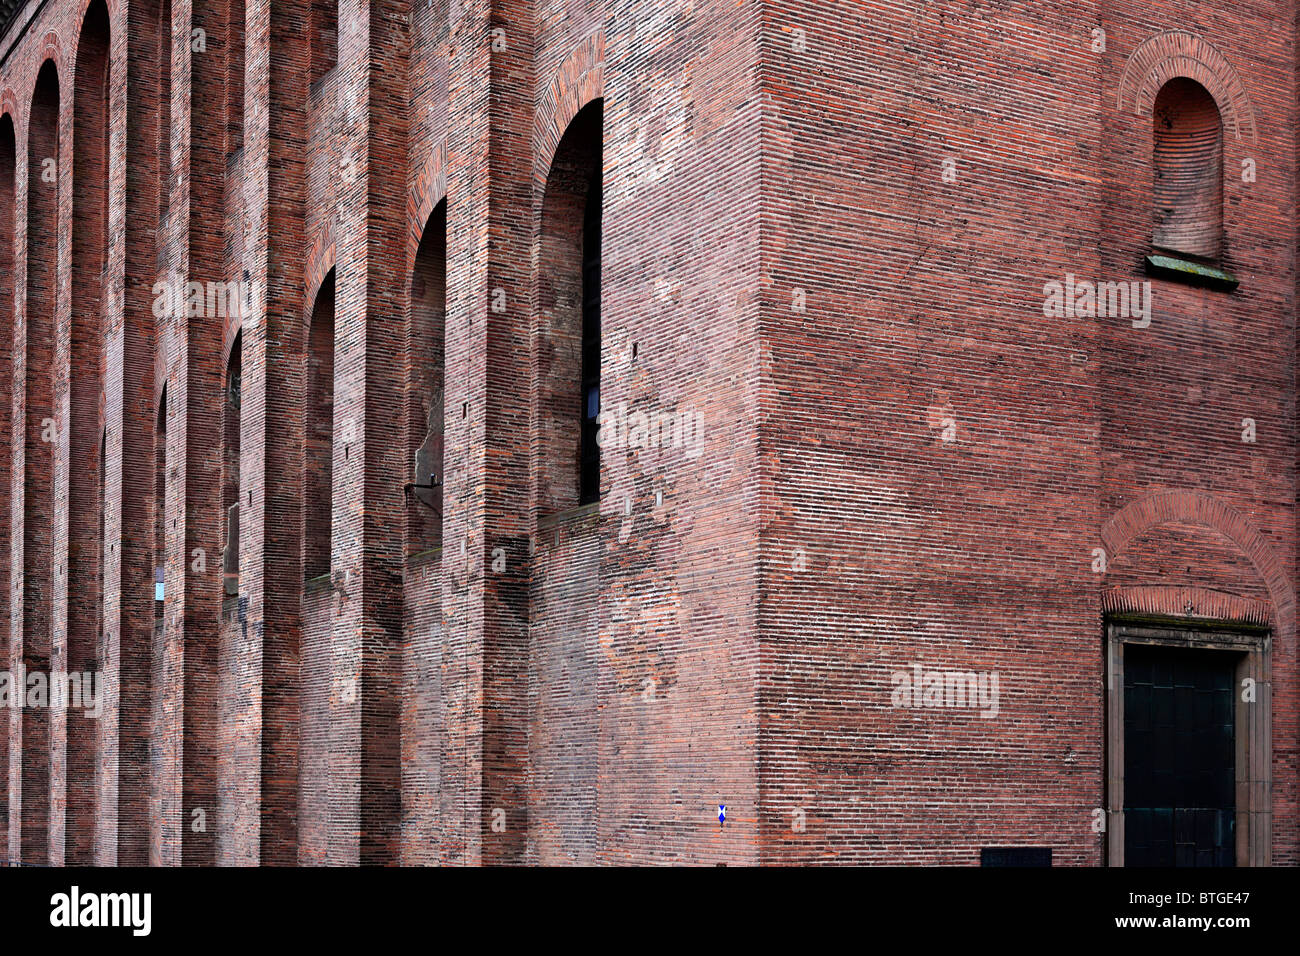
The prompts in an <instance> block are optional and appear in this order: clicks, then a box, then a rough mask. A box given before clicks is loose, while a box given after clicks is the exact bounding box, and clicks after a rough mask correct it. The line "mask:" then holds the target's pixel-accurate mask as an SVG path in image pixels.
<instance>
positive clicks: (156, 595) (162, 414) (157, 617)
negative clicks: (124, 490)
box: [153, 385, 167, 629]
mask: <svg viewBox="0 0 1300 956" xmlns="http://www.w3.org/2000/svg"><path fill="white" fill-rule="evenodd" d="M153 463H154V464H153V554H154V558H153V565H154V571H153V582H154V583H153V620H154V628H155V629H161V628H162V625H163V609H164V608H165V604H164V599H165V597H166V594H165V592H164V584H165V583H166V571H167V386H166V385H163V390H162V398H161V400H160V401H159V402H158V421H157V427H156V428H155V429H154V439H153Z"/></svg>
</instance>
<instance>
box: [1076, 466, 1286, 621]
mask: <svg viewBox="0 0 1300 956" xmlns="http://www.w3.org/2000/svg"><path fill="white" fill-rule="evenodd" d="M1175 521H1178V522H1183V523H1185V524H1193V525H1199V526H1201V527H1203V528H1209V529H1211V530H1212V531H1217V532H1218V533H1219V534H1221V535H1223V536H1224V537H1225V538H1227V539H1228V540H1229V541H1231V542H1232V543H1233V544H1235V545H1236V546H1237V548H1238V549H1240V551H1241V553H1242V554H1244V555H1245V556H1246V558H1247V559H1248V560H1249V561H1250V563H1251V565H1253V566H1254V568H1255V571H1256V572H1257V573H1258V574H1259V576H1260V578H1261V579H1262V580H1263V581H1264V584H1265V586H1266V587H1267V588H1268V593H1269V596H1270V598H1271V599H1272V603H1273V610H1274V613H1275V615H1276V618H1277V625H1278V630H1279V632H1280V636H1283V637H1285V638H1286V639H1287V640H1288V641H1290V640H1291V634H1292V631H1293V629H1294V626H1295V589H1294V587H1293V586H1292V583H1291V579H1290V577H1289V576H1288V574H1287V569H1286V565H1285V563H1284V562H1283V560H1282V557H1281V556H1280V555H1279V554H1278V553H1277V552H1276V551H1275V550H1274V548H1273V546H1272V545H1271V544H1270V543H1269V542H1268V539H1266V538H1265V537H1264V536H1263V535H1262V534H1260V533H1259V531H1258V530H1256V529H1255V527H1254V526H1253V525H1252V524H1251V523H1250V521H1249V520H1248V519H1247V518H1246V517H1245V516H1244V515H1243V514H1241V512H1239V511H1237V510H1235V509H1234V508H1231V507H1229V506H1228V505H1227V504H1225V503H1224V502H1222V501H1220V500H1219V499H1218V498H1216V497H1214V496H1213V495H1210V494H1207V493H1206V492H1203V491H1196V490H1193V489H1178V490H1174V491H1163V492H1157V493H1155V494H1152V495H1148V496H1147V497H1145V498H1140V499H1138V500H1137V501H1134V502H1131V503H1129V504H1128V505H1126V506H1125V507H1123V508H1121V509H1120V510H1119V511H1117V512H1116V513H1115V514H1113V515H1111V517H1110V518H1109V519H1108V520H1107V521H1106V523H1105V524H1103V525H1102V527H1101V542H1102V546H1103V547H1104V548H1105V550H1106V555H1107V557H1108V559H1113V558H1114V557H1115V555H1118V554H1120V553H1121V552H1122V551H1123V550H1124V548H1125V547H1127V546H1128V544H1129V543H1130V542H1131V541H1132V540H1133V539H1134V538H1136V537H1137V536H1138V535H1140V534H1142V533H1143V532H1144V531H1147V530H1148V529H1150V528H1154V527H1156V526H1158V525H1163V524H1169V523H1170V522H1175ZM1125 590H1129V591H1131V590H1132V589H1125ZM1138 590H1141V589H1138ZM1157 598H1162V599H1164V600H1169V599H1171V598H1176V596H1174V595H1172V594H1171V591H1170V590H1166V591H1165V592H1164V593H1162V594H1154V593H1153V594H1142V595H1136V599H1141V600H1146V601H1151V600H1155V599H1157ZM1225 606H1226V605H1225ZM1238 610H1239V611H1243V610H1246V609H1245V608H1238Z"/></svg>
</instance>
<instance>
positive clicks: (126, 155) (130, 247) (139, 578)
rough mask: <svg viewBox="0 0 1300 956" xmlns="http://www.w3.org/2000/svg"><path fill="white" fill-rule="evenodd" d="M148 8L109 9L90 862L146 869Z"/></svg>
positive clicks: (152, 172) (152, 28)
mask: <svg viewBox="0 0 1300 956" xmlns="http://www.w3.org/2000/svg"><path fill="white" fill-rule="evenodd" d="M158 15H159V14H158V3H157V2H156V0H154V2H147V0H146V2H133V3H131V4H130V6H129V8H122V7H119V8H118V9H117V12H116V13H115V21H114V26H113V39H112V66H111V68H110V71H111V79H110V87H111V90H112V92H111V103H110V107H109V116H110V120H109V123H110V129H111V132H110V137H109V144H110V145H109V151H110V167H111V170H113V172H112V174H111V175H112V187H111V190H110V199H109V221H110V228H109V244H110V245H109V256H108V262H109V266H108V270H109V271H108V277H109V278H108V280H107V281H108V282H109V283H110V286H111V289H112V294H111V295H110V296H109V297H108V311H107V312H106V314H105V316H104V325H105V330H106V340H105V346H104V349H105V369H104V375H105V379H104V380H105V398H104V426H105V429H106V431H107V438H108V441H107V448H106V453H105V464H104V467H105V469H106V471H105V475H104V607H103V620H104V626H103V635H102V641H103V646H102V649H101V651H100V660H101V661H102V667H103V669H104V675H105V679H106V698H107V699H106V701H105V704H104V711H103V713H102V714H101V716H100V719H99V734H100V738H99V739H100V744H99V780H100V783H99V786H100V798H99V801H98V804H99V820H98V822H97V826H96V847H95V862H96V864H97V865H101V866H111V865H114V864H119V865H123V866H143V865H145V864H147V863H148V862H149V833H150V816H149V803H150V792H151V790H150V762H149V742H150V735H151V730H152V725H151V716H152V706H153V704H152V691H153V688H152V683H151V660H152V648H153V616H154V606H153V605H154V595H153V535H152V531H151V529H152V528H153V501H154V492H153V484H154V459H153V435H154V424H155V419H156V416H157V410H156V408H155V407H154V393H155V379H154V349H155V341H154V326H155V319H154V315H153V300H154V295H153V283H154V280H155V278H156V276H157V234H158V206H159V199H158V191H159V188H160V183H159V175H160V172H161V171H160V169H159V166H158V138H159V136H160V135H165V132H164V131H162V130H160V129H159V122H158V105H159V104H158V99H159V92H158V85H159V73H160V69H161V60H160V57H159V55H158V54H159V51H158Z"/></svg>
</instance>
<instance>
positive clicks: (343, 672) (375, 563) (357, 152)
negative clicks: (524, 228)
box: [330, 0, 410, 864]
mask: <svg viewBox="0 0 1300 956" xmlns="http://www.w3.org/2000/svg"><path fill="white" fill-rule="evenodd" d="M407 21H408V11H407V8H406V5H405V4H402V3H396V2H392V0H357V2H349V3H344V4H342V5H341V6H340V10H339V65H338V69H339V71H340V72H339V76H338V80H339V86H338V89H339V98H340V101H339V115H340V123H341V128H342V136H341V150H342V153H343V155H342V156H341V157H340V162H341V163H342V166H341V169H342V171H343V175H342V176H341V177H340V184H339V195H338V210H339V228H338V233H337V235H338V272H337V281H338V287H337V288H338V301H337V310H336V313H335V326H334V328H335V351H334V463H333V485H334V488H333V499H334V504H333V508H334V511H333V518H332V520H331V527H332V536H333V542H332V561H331V564H332V568H331V573H332V574H333V580H334V588H335V592H336V594H335V605H334V606H335V617H334V621H333V634H334V640H333V673H334V680H335V685H336V687H337V694H336V695H334V696H333V700H334V701H335V706H334V710H333V718H334V719H333V728H332V731H333V735H334V736H333V740H334V757H335V760H336V761H337V763H336V764H335V766H336V768H337V769H336V773H335V778H334V788H333V793H332V794H331V799H330V803H331V806H330V817H331V836H330V862H332V863H335V864H343V863H358V862H359V863H393V862H396V861H397V859H398V847H397V840H398V834H399V818H400V814H401V793H400V787H401V767H400V754H399V741H398V716H399V712H400V704H401V702H400V699H399V695H400V686H401V685H400V680H399V677H400V675H399V667H400V642H401V635H402V565H403V560H402V559H403V554H402V551H403V538H402V529H403V525H404V522H405V514H406V511H405V504H404V502H403V499H402V483H403V482H402V481H401V480H398V478H399V476H401V475H404V474H406V473H407V471H408V470H409V468H408V465H407V462H406V455H405V451H404V449H405V444H404V433H403V428H402V414H401V409H402V402H403V395H402V388H403V376H402V373H401V368H402V364H401V363H402V362H403V360H404V353H405V349H404V323H403V322H402V316H403V315H404V314H405V309H406V303H405V297H406V296H407V295H408V294H409V287H410V278H409V276H408V275H407V270H406V261H405V251H406V233H407V215H408V214H407V209H406V178H405V176H406V132H407V125H408V118H407V97H406V81H407V59H408V54H409V25H408V22H407Z"/></svg>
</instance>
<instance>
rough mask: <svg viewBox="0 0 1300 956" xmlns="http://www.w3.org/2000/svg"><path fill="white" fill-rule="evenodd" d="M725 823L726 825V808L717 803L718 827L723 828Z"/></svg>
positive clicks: (724, 805)
mask: <svg viewBox="0 0 1300 956" xmlns="http://www.w3.org/2000/svg"><path fill="white" fill-rule="evenodd" d="M726 823H727V806H726V804H723V803H719V804H718V826H725V825H726Z"/></svg>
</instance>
